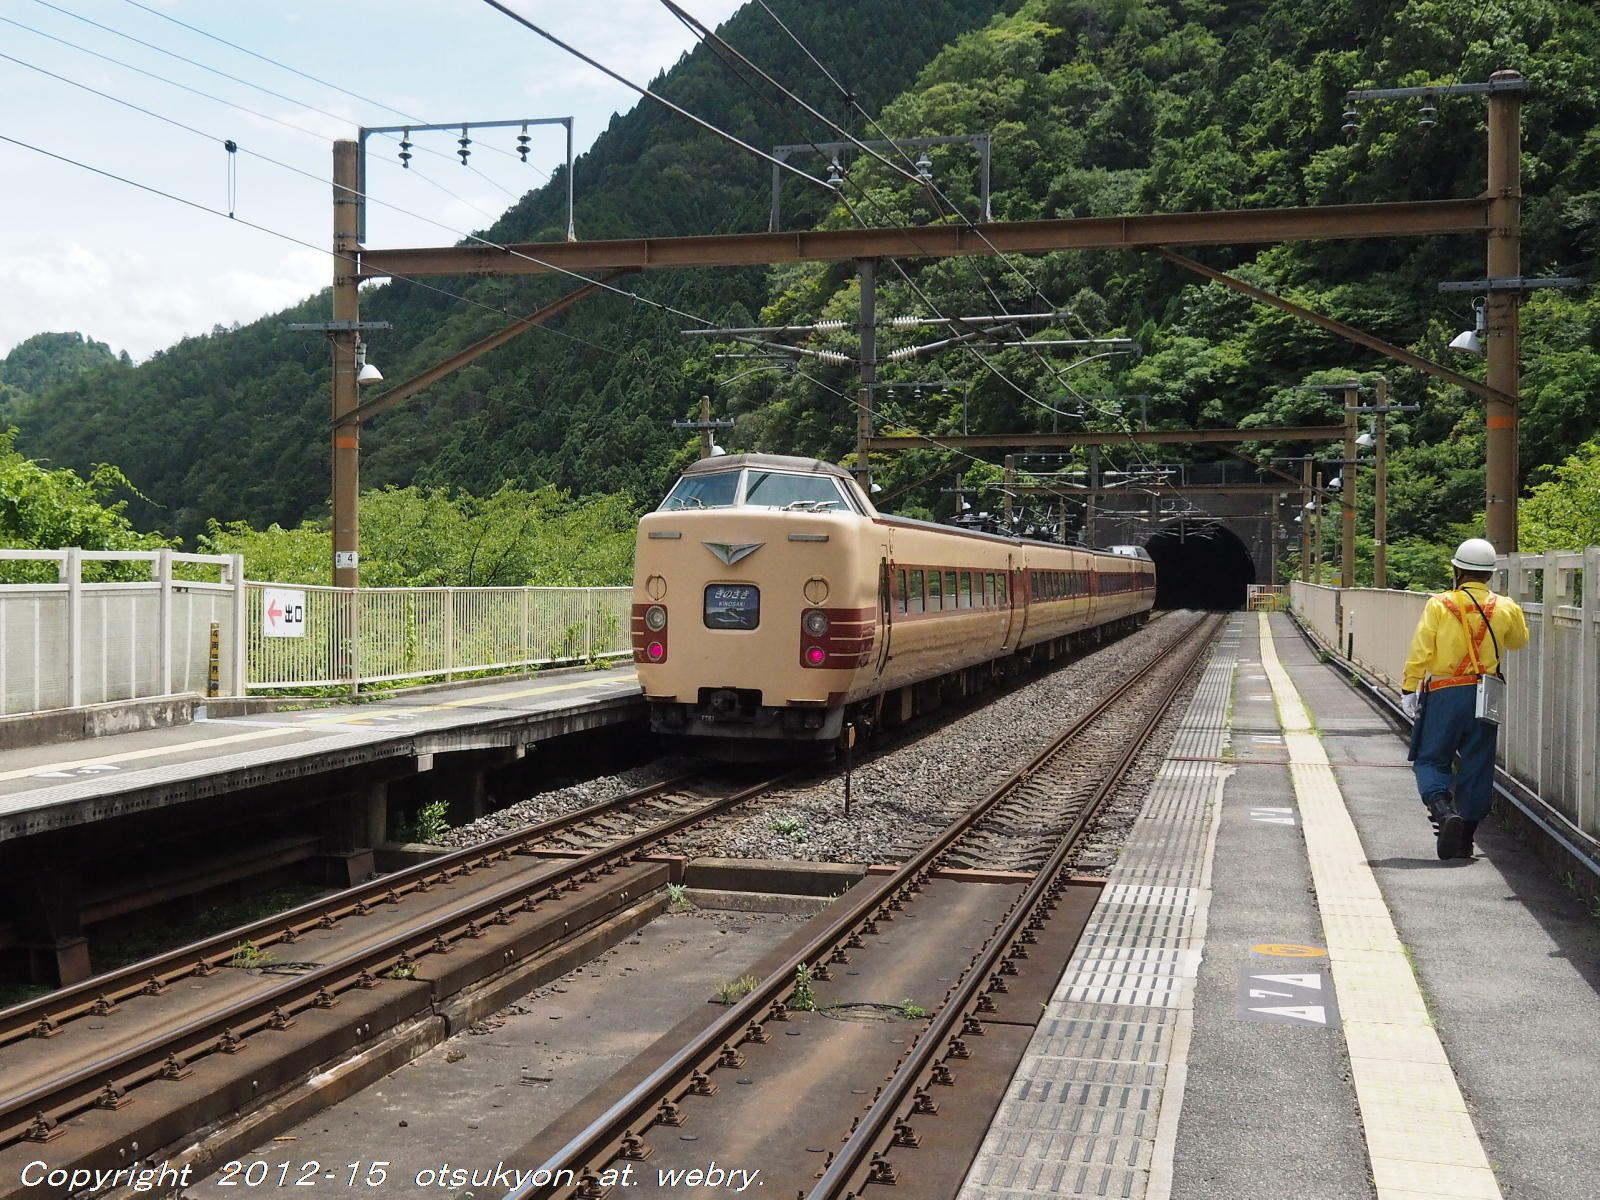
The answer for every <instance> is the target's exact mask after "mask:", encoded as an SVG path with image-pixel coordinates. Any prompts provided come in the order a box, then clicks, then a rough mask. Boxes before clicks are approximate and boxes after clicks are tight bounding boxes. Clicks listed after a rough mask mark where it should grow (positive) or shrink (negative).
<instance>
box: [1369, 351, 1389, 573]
mask: <svg viewBox="0 0 1600 1200" xmlns="http://www.w3.org/2000/svg"><path fill="white" fill-rule="evenodd" d="M1374 399H1375V400H1376V401H1377V405H1376V411H1375V412H1374V413H1373V414H1372V440H1373V442H1374V443H1375V445H1374V449H1375V450H1376V452H1377V463H1376V468H1377V469H1376V473H1375V474H1374V476H1373V483H1372V586H1373V587H1375V588H1383V587H1388V586H1389V545H1388V542H1389V507H1388V499H1389V446H1388V440H1387V437H1386V434H1387V432H1388V427H1387V421H1388V417H1389V381H1388V380H1387V379H1385V378H1384V377H1383V376H1382V375H1380V376H1378V387H1377V391H1376V393H1375V395H1374Z"/></svg>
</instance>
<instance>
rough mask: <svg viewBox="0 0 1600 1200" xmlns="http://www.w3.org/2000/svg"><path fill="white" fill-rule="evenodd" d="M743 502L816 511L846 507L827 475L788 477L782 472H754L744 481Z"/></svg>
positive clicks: (837, 487)
mask: <svg viewBox="0 0 1600 1200" xmlns="http://www.w3.org/2000/svg"><path fill="white" fill-rule="evenodd" d="M744 502H745V503H746V504H754V505H760V506H762V507H765V508H791V507H792V508H817V509H821V510H824V511H827V510H833V511H838V510H841V509H843V508H844V507H845V505H844V498H843V497H842V496H841V495H840V494H839V485H838V484H837V483H835V482H834V481H833V479H832V478H831V477H829V476H827V475H789V474H786V473H784V472H782V471H756V470H752V471H751V472H750V473H749V478H748V479H746V480H745V487H744Z"/></svg>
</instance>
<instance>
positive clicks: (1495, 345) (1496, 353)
mask: <svg viewBox="0 0 1600 1200" xmlns="http://www.w3.org/2000/svg"><path fill="white" fill-rule="evenodd" d="M1521 78H1522V76H1521V75H1519V74H1518V73H1517V72H1516V71H1496V72H1495V73H1494V74H1493V75H1491V76H1490V77H1489V79H1490V81H1491V82H1492V81H1494V80H1507V81H1509V80H1518V79H1521ZM1521 114H1522V93H1521V92H1520V91H1505V92H1491V93H1490V94H1489V192H1488V200H1489V256H1488V258H1489V278H1490V279H1514V278H1516V277H1517V276H1520V275H1521V274H1522V117H1521ZM1520 299H1521V297H1520V295H1519V293H1517V292H1515V291H1504V290H1496V289H1494V288H1491V289H1490V291H1489V304H1488V312H1487V318H1488V320H1487V328H1486V330H1485V338H1484V342H1485V352H1486V357H1487V359H1488V365H1489V372H1488V379H1487V382H1488V384H1489V386H1490V387H1492V388H1496V389H1498V390H1499V391H1500V392H1502V393H1504V394H1505V395H1507V396H1516V395H1517V394H1518V391H1517V388H1518V386H1519V380H1518V363H1519V359H1520V354H1521V350H1520V347H1519V341H1520V329H1519V313H1518V303H1519V301H1520ZM1487 407H1488V412H1487V417H1486V423H1487V429H1486V431H1485V433H1486V437H1485V446H1484V524H1485V525H1486V527H1487V528H1486V532H1487V534H1488V537H1489V540H1490V541H1491V542H1493V543H1494V548H1495V549H1496V550H1497V551H1499V552H1500V553H1501V554H1513V553H1515V552H1516V549H1517V477H1518V475H1517V408H1516V405H1515V404H1511V403H1507V402H1506V401H1503V400H1495V399H1490V400H1489V401H1488V402H1487Z"/></svg>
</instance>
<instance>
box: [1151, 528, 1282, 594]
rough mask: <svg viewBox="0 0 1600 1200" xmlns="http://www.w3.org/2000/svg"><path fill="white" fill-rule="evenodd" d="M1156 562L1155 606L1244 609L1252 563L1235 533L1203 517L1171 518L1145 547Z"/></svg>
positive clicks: (1251, 579)
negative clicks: (1197, 518) (1198, 518)
mask: <svg viewBox="0 0 1600 1200" xmlns="http://www.w3.org/2000/svg"><path fill="white" fill-rule="evenodd" d="M1144 548H1145V549H1146V550H1147V551H1148V552H1149V554H1150V557H1151V558H1152V559H1153V560H1154V561H1155V564H1156V607H1157V608H1198V609H1235V608H1243V607H1244V602H1245V594H1246V589H1247V587H1248V586H1249V585H1250V584H1252V583H1254V582H1256V568H1255V563H1254V562H1253V561H1252V560H1251V558H1250V553H1249V551H1248V550H1246V549H1245V547H1244V543H1243V542H1241V541H1240V540H1239V538H1238V536H1237V535H1235V534H1234V533H1233V532H1232V531H1231V530H1230V529H1228V528H1227V527H1226V526H1225V525H1223V524H1221V523H1220V522H1218V521H1216V520H1213V519H1210V518H1205V519H1200V520H1196V519H1194V518H1185V519H1183V520H1178V521H1172V522H1169V523H1168V524H1166V525H1164V526H1162V528H1160V529H1158V530H1157V531H1156V532H1155V533H1153V534H1151V535H1150V540H1149V541H1147V542H1146V543H1145V547H1144Z"/></svg>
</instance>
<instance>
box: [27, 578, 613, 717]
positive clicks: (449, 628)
mask: <svg viewBox="0 0 1600 1200" xmlns="http://www.w3.org/2000/svg"><path fill="white" fill-rule="evenodd" d="M285 597H290V598H294V599H296V600H297V601H298V603H299V604H300V605H301V606H302V609H303V611H302V612H300V613H296V614H295V615H296V616H298V617H300V618H302V619H300V620H298V621H294V622H292V623H287V624H286V623H284V622H283V619H282V616H281V613H280V616H279V618H278V619H277V621H276V628H277V631H278V633H279V634H280V636H268V633H267V630H268V628H269V625H273V624H274V623H275V622H274V621H273V619H271V618H269V615H268V612H267V610H268V608H269V607H271V606H272V604H273V603H274V601H278V602H279V603H280V608H281V602H282V601H283V599H284V598H285ZM630 604H631V590H630V589H629V588H625V587H615V588H331V587H297V586H294V585H281V584H271V583H254V582H249V583H247V582H246V581H245V579H244V566H243V562H242V560H241V559H240V558H239V556H237V555H228V556H221V555H205V554H179V553H175V552H173V551H171V550H151V551H137V552H134V551H97V550H0V716H8V715H13V714H18V713H29V712H43V711H47V710H49V709H56V708H70V707H77V706H79V705H87V704H103V703H106V702H109V701H115V700H132V699H138V698H141V697H153V696H165V695H173V694H176V693H179V692H195V693H199V694H201V695H205V694H207V692H208V686H209V684H210V673H211V669H212V665H213V664H212V661H211V660H212V654H211V626H212V625H213V624H215V625H216V626H217V633H218V638H217V655H216V659H217V661H216V664H215V666H216V669H217V681H216V689H215V690H216V694H218V695H223V696H239V695H243V694H245V692H246V691H247V690H263V689H289V690H292V689H295V688H307V687H348V688H360V687H362V686H363V685H366V684H371V683H378V682H385V681H393V680H404V679H420V678H424V677H432V676H437V677H440V678H443V679H453V678H457V677H459V676H461V675H464V674H468V673H473V672H482V671H493V670H504V669H512V668H517V667H531V666H539V665H543V664H547V663H554V662H561V661H576V660H588V659H598V658H614V657H621V656H625V655H628V654H630V653H631V649H630V640H629V608H630ZM285 633H287V634H288V636H283V634H285Z"/></svg>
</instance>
